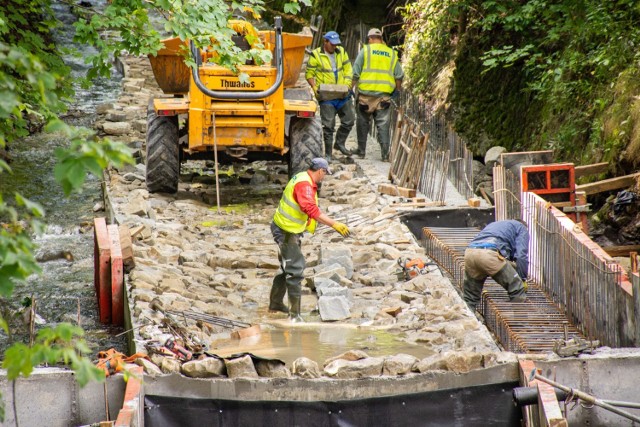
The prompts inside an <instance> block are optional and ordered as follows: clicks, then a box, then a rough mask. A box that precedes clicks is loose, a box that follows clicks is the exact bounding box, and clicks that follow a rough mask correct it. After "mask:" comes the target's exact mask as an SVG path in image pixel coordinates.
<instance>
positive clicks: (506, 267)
mask: <svg viewBox="0 0 640 427" xmlns="http://www.w3.org/2000/svg"><path fill="white" fill-rule="evenodd" d="M489 276H490V277H491V278H492V279H493V280H495V281H496V282H497V283H498V284H500V286H502V287H503V288H504V289H505V290H506V291H507V293H508V294H509V300H511V301H514V300H515V301H522V300H523V299H524V296H525V294H526V291H525V289H524V285H523V284H522V279H521V278H520V276H519V275H518V272H517V271H516V269H515V268H514V267H513V266H512V265H511V263H510V262H508V261H507V260H506V259H505V258H504V257H503V256H502V255H500V253H499V252H498V251H496V250H492V249H474V248H468V249H467V250H465V251H464V285H463V287H464V289H463V295H462V297H463V299H464V302H465V303H467V306H468V307H469V308H470V309H471V310H475V309H476V307H477V305H478V303H479V302H480V297H481V295H482V288H483V287H484V282H485V280H486V279H487V277H489Z"/></svg>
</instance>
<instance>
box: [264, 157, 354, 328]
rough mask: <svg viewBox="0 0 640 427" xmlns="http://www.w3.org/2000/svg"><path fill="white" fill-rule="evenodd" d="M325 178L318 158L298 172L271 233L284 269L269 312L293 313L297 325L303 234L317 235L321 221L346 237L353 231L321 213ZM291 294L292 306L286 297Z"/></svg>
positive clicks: (276, 280) (325, 164) (276, 279)
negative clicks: (320, 196)
mask: <svg viewBox="0 0 640 427" xmlns="http://www.w3.org/2000/svg"><path fill="white" fill-rule="evenodd" d="M325 175H331V169H330V168H329V163H328V162H327V160H326V159H323V158H322V157H316V158H315V159H313V160H311V165H310V166H309V169H308V170H306V171H303V172H299V173H297V174H296V175H295V176H294V177H293V178H291V180H290V181H289V183H288V184H287V186H286V187H285V189H284V192H283V194H282V198H281V199H280V204H279V205H278V209H277V210H276V213H275V215H274V216H273V221H272V222H271V234H272V235H273V239H274V240H275V241H276V243H277V244H278V259H279V260H280V270H279V271H278V274H276V277H274V279H273V285H272V287H271V294H270V297H269V310H270V311H282V312H284V313H289V318H290V319H291V320H292V321H293V322H302V321H303V320H302V317H300V298H301V295H300V294H301V291H302V289H301V288H302V286H301V284H302V279H304V275H303V273H304V268H305V260H304V255H303V254H302V250H301V242H300V238H301V237H302V233H304V232H305V231H309V232H310V233H312V234H313V233H314V232H315V229H316V225H317V223H318V222H320V223H322V224H325V225H328V226H329V227H332V228H333V229H334V230H336V231H337V232H338V233H340V234H341V235H342V236H343V237H347V236H349V234H350V231H349V228H348V227H347V226H346V225H345V224H343V223H341V222H338V221H335V220H333V219H331V218H329V216H327V215H326V214H324V213H322V212H321V211H320V208H319V207H318V183H320V182H322V180H323V179H324V177H325ZM285 292H287V293H288V294H289V307H287V306H286V305H285V304H284V302H283V299H284V294H285Z"/></svg>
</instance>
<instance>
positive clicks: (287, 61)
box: [259, 31, 313, 87]
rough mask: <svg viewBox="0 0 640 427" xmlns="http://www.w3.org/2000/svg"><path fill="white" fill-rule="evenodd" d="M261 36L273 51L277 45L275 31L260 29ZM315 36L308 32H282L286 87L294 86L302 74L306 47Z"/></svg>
mask: <svg viewBox="0 0 640 427" xmlns="http://www.w3.org/2000/svg"><path fill="white" fill-rule="evenodd" d="M259 34H260V38H261V39H262V42H263V43H264V45H265V47H269V49H271V52H273V49H274V46H275V40H276V39H275V32H274V31H260V32H259ZM312 41H313V36H311V35H306V34H291V33H282V45H283V51H284V61H283V62H284V78H283V84H284V87H294V86H295V85H296V82H297V81H298V77H299V75H300V69H301V68H302V62H303V61H304V49H305V48H306V47H307V46H309V45H310V44H311V42H312Z"/></svg>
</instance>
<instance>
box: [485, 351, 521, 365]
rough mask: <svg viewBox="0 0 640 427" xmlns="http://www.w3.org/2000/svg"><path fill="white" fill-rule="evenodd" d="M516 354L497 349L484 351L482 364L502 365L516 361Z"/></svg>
mask: <svg viewBox="0 0 640 427" xmlns="http://www.w3.org/2000/svg"><path fill="white" fill-rule="evenodd" d="M517 362H518V356H517V355H516V354H514V353H511V352H508V351H497V352H491V353H486V354H484V355H483V361H482V366H484V367H485V368H490V367H492V366H496V365H503V364H505V363H514V364H515V363H517Z"/></svg>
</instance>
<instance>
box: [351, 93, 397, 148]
mask: <svg viewBox="0 0 640 427" xmlns="http://www.w3.org/2000/svg"><path fill="white" fill-rule="evenodd" d="M380 104H382V105H381V106H380V107H382V106H383V105H386V106H387V107H386V108H379V109H377V110H375V111H373V112H372V113H367V112H366V106H364V105H363V104H359V105H358V106H357V107H356V108H357V110H358V111H357V117H358V119H357V122H356V133H357V135H358V152H359V153H362V154H363V155H364V153H365V152H366V149H367V136H368V135H369V128H370V127H371V117H373V121H374V123H375V125H376V137H377V138H378V143H379V144H380V151H381V155H382V158H383V159H385V158H387V157H388V155H389V141H390V140H391V135H390V133H389V125H390V124H391V108H390V106H389V105H390V103H389V102H386V103H380Z"/></svg>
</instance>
